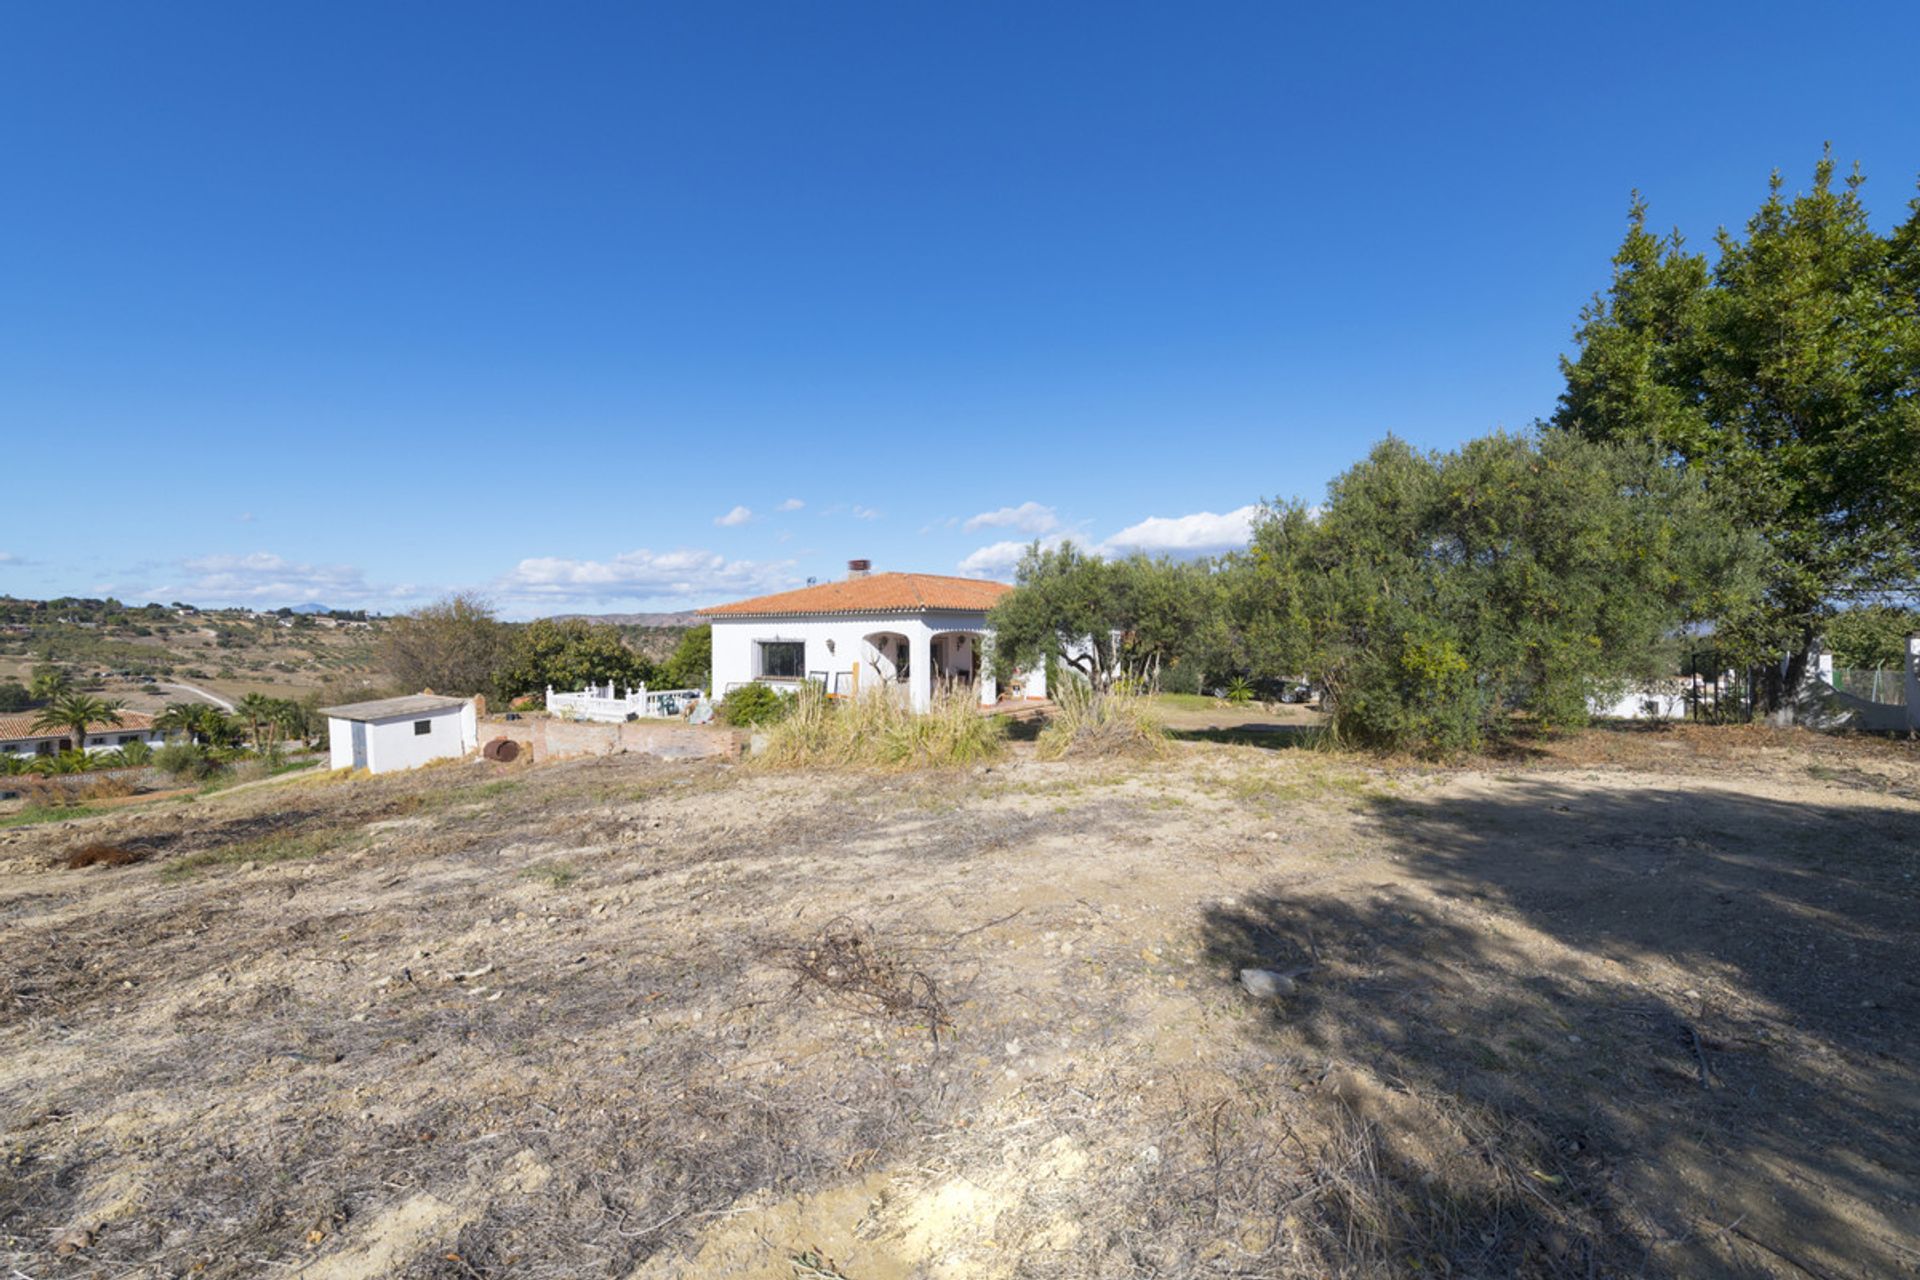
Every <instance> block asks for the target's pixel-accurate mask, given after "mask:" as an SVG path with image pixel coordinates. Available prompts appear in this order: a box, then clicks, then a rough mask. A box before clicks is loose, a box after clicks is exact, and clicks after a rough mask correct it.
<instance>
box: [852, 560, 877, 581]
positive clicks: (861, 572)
mask: <svg viewBox="0 0 1920 1280" xmlns="http://www.w3.org/2000/svg"><path fill="white" fill-rule="evenodd" d="M872 572H873V561H871V560H849V561H847V577H848V579H849V580H851V579H854V578H864V577H866V576H867V575H868V574H870V573H872Z"/></svg>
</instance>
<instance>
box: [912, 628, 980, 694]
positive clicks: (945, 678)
mask: <svg viewBox="0 0 1920 1280" xmlns="http://www.w3.org/2000/svg"><path fill="white" fill-rule="evenodd" d="M927 650H928V667H929V670H930V671H931V673H932V684H933V687H934V688H936V689H939V688H948V687H957V688H963V689H971V690H973V691H974V693H975V694H976V695H977V698H976V700H977V701H978V702H979V703H980V704H981V705H982V706H992V705H993V702H994V699H995V690H994V687H993V681H992V680H990V679H988V678H987V649H986V636H984V635H983V634H982V633H980V632H978V631H936V632H934V633H933V636H932V638H931V639H930V640H929V641H928V642H927Z"/></svg>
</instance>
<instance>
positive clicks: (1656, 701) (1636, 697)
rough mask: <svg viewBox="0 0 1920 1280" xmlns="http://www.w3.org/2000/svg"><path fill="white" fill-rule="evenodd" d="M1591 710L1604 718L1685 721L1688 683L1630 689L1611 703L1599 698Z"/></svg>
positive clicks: (1589, 705) (1590, 706)
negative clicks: (1686, 687) (1675, 686)
mask: <svg viewBox="0 0 1920 1280" xmlns="http://www.w3.org/2000/svg"><path fill="white" fill-rule="evenodd" d="M1587 710H1588V712H1589V714H1591V715H1593V716H1595V717H1597V718H1599V719H1602V720H1685V719H1686V718H1687V711H1688V708H1687V693H1686V689H1685V687H1684V686H1682V687H1678V688H1667V687H1664V686H1662V687H1659V688H1644V689H1629V690H1627V692H1625V693H1623V694H1621V695H1620V696H1619V697H1617V698H1615V699H1613V700H1612V701H1611V702H1609V701H1606V700H1604V699H1600V698H1595V699H1593V700H1592V701H1591V702H1590V703H1589V704H1588V706H1587Z"/></svg>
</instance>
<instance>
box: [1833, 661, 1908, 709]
mask: <svg viewBox="0 0 1920 1280" xmlns="http://www.w3.org/2000/svg"><path fill="white" fill-rule="evenodd" d="M1833 687H1834V688H1836V689H1838V690H1839V691H1840V692H1842V693H1850V694H1852V695H1853V696H1854V697H1856V698H1864V699H1865V700H1866V701H1868V702H1883V703H1886V704H1887V705H1889V706H1895V707H1899V706H1905V705H1906V701H1907V675H1906V672H1904V671H1902V670H1901V669H1900V668H1898V667H1878V668H1873V667H1835V668H1834V669H1833Z"/></svg>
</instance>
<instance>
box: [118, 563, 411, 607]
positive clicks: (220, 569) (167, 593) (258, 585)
mask: <svg viewBox="0 0 1920 1280" xmlns="http://www.w3.org/2000/svg"><path fill="white" fill-rule="evenodd" d="M173 569H174V580H173V581H171V582H162V583H155V584H154V585H152V586H149V587H147V588H146V589H145V590H144V591H142V592H140V593H139V594H141V595H143V596H145V597H146V598H147V599H149V600H168V599H171V600H186V601H189V602H191V603H194V604H218V603H222V602H225V601H233V602H236V603H241V604H258V603H263V602H266V603H272V602H282V603H288V604H293V603H300V602H304V601H308V600H315V601H319V602H320V603H322V604H329V605H334V606H336V607H340V606H346V605H358V604H378V603H384V602H390V601H394V600H407V599H412V598H414V597H415V596H417V595H418V594H419V589H418V588H417V587H414V586H412V585H410V584H403V585H395V586H379V585H375V584H372V583H369V582H368V581H367V578H366V574H365V572H364V571H362V570H360V569H358V568H355V567H354V566H353V565H350V564H302V563H300V562H298V561H293V560H288V559H286V558H285V557H284V556H277V555H274V554H273V553H272V552H269V551H256V552H253V553H252V554H251V555H244V556H236V555H213V556H196V557H192V558H190V559H186V560H180V561H177V562H175V564H174V566H173Z"/></svg>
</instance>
